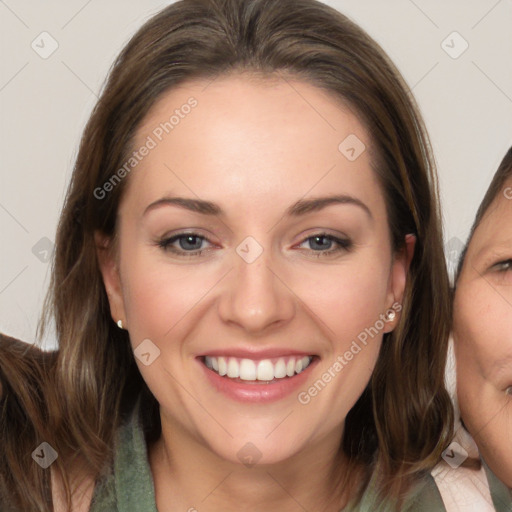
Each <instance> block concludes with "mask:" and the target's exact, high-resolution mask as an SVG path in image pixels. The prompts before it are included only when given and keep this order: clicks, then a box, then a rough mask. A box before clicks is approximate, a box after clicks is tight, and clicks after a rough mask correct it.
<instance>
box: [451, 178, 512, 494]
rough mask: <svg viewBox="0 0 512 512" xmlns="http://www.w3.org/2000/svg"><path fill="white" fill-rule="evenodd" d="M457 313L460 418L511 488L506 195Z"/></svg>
mask: <svg viewBox="0 0 512 512" xmlns="http://www.w3.org/2000/svg"><path fill="white" fill-rule="evenodd" d="M508 186H510V183H509V184H508ZM454 308H455V309H454V339H455V349H456V358H457V388H458V399H459V403H460V410H461V416H462V419H463V421H464V424H465V425H466V426H467V428H468V429H469V431H470V432H471V434H472V436H473V437H474V439H475V441H476V443H477V444H478V446H479V448H480V452H481V453H482V456H483V458H484V460H485V461H486V462H487V463H488V464H489V466H490V467H491V469H492V470H493V471H494V473H495V474H496V475H497V476H498V477H499V478H500V479H501V480H502V481H503V482H505V483H506V484H507V485H508V486H510V487H512V444H511V443H510V439H511V436H512V394H511V391H512V202H511V200H510V199H507V198H506V197H505V196H504V195H503V194H499V196H498V197H497V198H496V199H495V201H494V202H493V204H491V206H490V207H489V209H488V211H487V213H486V214H485V216H484V218H483V219H482V222H481V223H480V224H479V226H478V228H477V229H476V230H475V233H474V236H473V238H472V240H471V242H470V244H469V247H468V251H467V255H466V258H465V261H464V267H463V269H462V272H461V275H460V278H459V281H458V283H457V290H456V294H455V304H454Z"/></svg>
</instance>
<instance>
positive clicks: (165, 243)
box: [157, 233, 352, 258]
mask: <svg viewBox="0 0 512 512" xmlns="http://www.w3.org/2000/svg"><path fill="white" fill-rule="evenodd" d="M187 237H193V238H197V239H200V240H208V239H207V238H206V237H204V236H201V235H199V234H197V233H178V234H177V235H174V236H172V237H170V238H163V239H162V240H160V241H158V242H157V245H158V246H159V247H160V248H161V249H163V250H164V251H170V252H172V253H174V254H176V255H177V256H180V257H184V258H190V257H193V256H200V255H201V254H202V253H203V252H204V251H205V249H201V250H199V251H179V250H177V249H176V248H174V247H172V246H171V244H173V243H174V242H176V241H178V240H180V239H183V238H187ZM314 238H325V239H327V240H329V241H331V242H335V243H337V244H338V248H336V249H334V250H324V251H313V252H314V253H316V254H315V257H316V258H320V257H321V256H332V255H334V254H337V253H339V252H342V251H345V252H348V251H350V249H352V241H351V240H349V239H342V238H337V237H335V236H333V235H329V234H327V233H317V234H315V235H312V236H309V237H307V238H305V239H304V240H303V241H302V242H301V244H300V245H302V244H303V243H304V242H306V241H308V240H311V239H314Z"/></svg>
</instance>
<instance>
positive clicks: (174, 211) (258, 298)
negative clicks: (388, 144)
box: [97, 75, 414, 512]
mask: <svg viewBox="0 0 512 512" xmlns="http://www.w3.org/2000/svg"><path fill="white" fill-rule="evenodd" d="M290 84H292V85H293V88H292V87H291V86H290ZM206 85H207V84H206V83H204V82H190V83H187V84H185V85H182V86H181V87H179V88H176V89H173V90H172V91H170V92H168V93H167V94H166V95H165V96H164V97H163V98H161V99H160V100H159V101H158V102H157V103H156V104H155V105H154V106H153V108H152V109H151V111H150V112H149V113H148V115H147V117H146V119H145V120H144V121H143V123H142V124H141V126H140V127H139V130H138V132H137V138H136V141H135V147H139V146H140V145H142V144H143V143H144V141H145V140H146V137H147V136H148V135H150V134H151V132H152V130H153V129H154V128H155V126H158V125H159V123H161V122H162V121H163V120H165V119H168V118H169V115H170V114H172V112H173V111H174V109H176V108H179V107H180V106H181V105H183V104H184V103H186V101H187V100H188V98H189V97H190V96H194V98H196V99H197V101H198V106H197V107H196V108H195V109H194V110H193V111H192V112H191V113H190V114H189V115H188V116H186V117H185V118H184V119H182V120H181V122H180V124H179V125H178V126H176V127H175V129H174V130H173V131H172V133H171V134H170V135H168V136H167V137H165V138H164V139H163V140H162V141H161V142H160V143H159V144H158V145H157V147H156V148H154V149H153V150H152V151H151V152H150V153H149V154H148V155H147V156H146V157H145V158H144V159H143V161H142V162H141V163H140V164H139V165H138V166H137V168H136V170H133V171H132V173H131V175H130V177H129V184H128V187H127V190H126V192H125V195H124V197H123V199H122V202H121V205H120V209H119V212H118V213H119V217H118V218H119V223H118V239H117V244H116V246H115V248H110V249H111V250H109V248H108V244H109V241H108V240H105V239H103V238H102V237H101V236H99V235H98V236H97V241H98V255H99V258H100V264H101V270H102V273H103V278H104V282H105V286H106V289H107V293H108V295H109V300H110V307H111V313H112V318H113V319H114V321H116V322H117V320H119V319H121V320H122V321H123V326H124V327H125V328H127V329H128V331H129V334H130V339H131V343H132V345H133V347H134V348H135V347H137V346H138V345H139V344H140V343H141V342H142V340H144V339H147V338H149V339H150V340H151V341H152V342H153V343H154V344H155V345H156V346H157V347H158V348H159V350H160V357H158V358H156V359H155V360H154V362H152V364H150V365H149V366H145V365H143V364H142V363H141V362H140V361H139V360H137V364H138V365H139V368H140V371H141V374H142V376H143V378H144V379H145V381H146V382H147V384H148V386H149V388H150V389H151V391H152V393H153V394H154V396H155V397H156V399H157V400H158V402H159V404H160V415H161V421H162V436H161V438H160V439H159V440H158V442H157V443H155V444H154V445H152V446H150V447H149V460H150V465H151V470H152V473H153V477H154V482H155V492H156V501H157V506H158V509H159V510H160V511H161V512H162V511H175V510H189V509H190V508H192V507H196V508H198V509H200V510H201V511H217V510H235V509H236V508H239V506H240V504H241V503H243V504H244V510H248V511H256V510H283V511H295V510H302V508H301V507H304V508H306V509H308V510H325V511H329V510H333V511H334V510H339V508H340V506H342V505H344V503H345V500H346V496H334V495H333V492H332V475H333V474H334V473H335V472H336V471H343V464H344V461H343V459H340V458H337V457H336V456H335V454H336V452H337V450H338V447H339V441H340V438H341V436H342V433H343V429H344V419H345V417H346V415H347V413H348V411H349V410H350V409H351V407H352V406H353V405H354V403H355V402H356V400H357V399H358V398H359V396H360V395H361V393H362V391H363V390H364V388H365V386H366V385H367V383H368V381H369V378H370V376H371V373H372V370H373V368H374V366H375V363H376V360H377V356H378V351H379V348H380V344H381V341H382V333H383V332H387V331H390V330H392V329H393V328H394V327H395V325H396V323H397V321H398V318H399V314H397V315H396V317H395V319H394V321H390V322H388V323H386V324H385V327H384V329H383V330H382V332H381V334H379V335H378V336H376V337H375V338H373V340H372V341H371V342H370V343H368V345H367V346H366V347H364V349H363V350H361V352H359V353H358V354H357V356H355V357H354V359H353V360H352V361H350V363H349V364H347V366H346V367H344V369H343V371H342V372H340V373H339V374H338V375H337V376H336V377H335V378H334V379H332V381H331V382H330V383H329V385H328V386H326V387H325V389H323V390H322V391H321V393H319V394H318V396H316V397H314V399H312V400H311V402H310V403H309V404H307V405H302V404H300V403H299V402H298V400H297V393H292V394H290V395H289V396H287V397H285V398H283V399H281V400H278V401H276V402H273V403H266V404H254V403H248V404H245V403H240V402H235V401H233V400H232V399H230V398H227V397H226V396H224V395H223V394H220V393H219V392H217V391H216V390H215V389H213V388H212V386H211V385H210V384H209V382H208V381H207V379H206V378H205V376H204V372H203V370H202V368H201V367H200V366H199V365H200V363H198V361H197V360H196V356H198V355H199V354H204V353H205V352H207V351H208V350H213V349H225V348H233V347H240V348H244V349H247V348H249V349H250V348H254V349H260V348H268V347H279V348H288V349H296V350H301V351H304V352H307V353H309V354H316V355H317V356H318V357H319V362H318V364H317V366H316V367H315V368H314V369H313V372H312V374H311V375H310V378H309V380H308V383H307V385H306V386H304V387H303V388H301V389H300V390H299V391H303V390H306V389H307V388H308V387H309V386H310V385H311V384H312V383H313V382H314V381H316V380H317V379H318V378H320V376H321V375H322V374H323V373H324V371H325V370H326V369H327V368H329V366H332V364H333V363H334V361H335V360H336V356H337V355H339V354H343V353H344V352H345V351H346V350H348V348H349V347H350V344H351V343H352V340H354V339H356V337H357V335H358V334H359V333H360V332H362V331H363V330H364V329H365V328H367V327H370V326H373V325H374V324H375V322H376V321H377V320H378V319H379V318H380V315H382V314H383V313H384V312H385V311H386V310H387V309H388V308H390V307H391V306H392V304H393V303H395V302H400V301H401V299H402V295H403V291H404V285H405V280H406V273H407V267H408V263H409V260H410V255H411V254H412V250H413V246H414V240H411V239H410V240H408V242H407V249H406V250H402V251H400V252H398V253H396V254H393V252H392V250H391V242H390V233H389V227H388V224H387V215H386V208H385V203H384V197H383V193H382V190H381V187H380V185H379V183H378V181H377V178H376V176H375V174H374V172H373V170H372V169H371V160H370V155H369V151H364V152H363V153H362V154H361V156H360V157H359V158H357V159H356V160H355V161H354V162H350V161H349V160H348V159H347V158H345V156H343V155H342V154H341V153H340V152H339V151H338V145H339V144H340V142H341V141H342V140H343V139H345V138H346V137H347V136H348V135H349V134H356V135H357V137H359V139H361V140H362V141H363V142H364V144H365V145H366V147H367V148H369V147H370V146H371V140H370V139H369V137H368V135H367V132H366V130H365V129H364V127H363V126H362V124H361V123H360V122H359V121H358V119H357V118H356V117H355V116H354V115H353V114H352V113H351V112H350V111H349V110H348V109H347V108H345V107H343V105H341V104H340V103H339V102H337V101H336V100H335V99H333V97H331V96H330V95H327V94H326V93H325V92H323V91H321V90H320V89H318V88H316V87H314V86H312V85H309V84H306V83H302V82H298V81H293V80H290V81H289V83H287V82H286V81H284V80H282V79H280V80H271V79H268V78H267V79H265V80H261V79H255V78H254V77H249V76H248V75H233V76H229V77H221V78H217V79H216V80H215V81H213V83H211V84H209V85H208V86H207V87H206ZM305 99H307V101H305ZM311 105H313V106H314V108H312V107H311ZM332 194H344V195H348V196H351V197H353V198H357V200H359V201H361V202H362V203H364V205H365V207H361V206H359V205H356V204H350V203H346V204H334V205H332V204H331V205H330V206H328V207H326V208H324V209H321V210H318V211H315V212H310V213H307V214H305V215H302V216H300V217H292V216H286V215H285V212H286V209H287V208H288V207H289V206H290V205H292V204H293V203H295V202H296V201H298V200H300V199H304V198H305V199H312V198H316V197H321V196H327V195H332ZM168 195H173V196H183V197H187V198H193V199H197V198H200V199H203V200H209V201H213V202H215V203H217V204H218V205H219V206H220V207H221V208H222V210H223V211H224V213H223V214H219V215H204V214H199V213H194V212H190V211H187V210H185V209H183V208H180V207H179V206H176V205H165V206H160V207H154V208H151V209H150V210H149V211H148V212H147V213H146V214H144V211H145V209H146V208H147V207H148V205H150V204H152V203H153V202H155V201H157V200H159V199H160V198H162V197H164V196H168ZM366 208H367V209H368V211H366ZM183 230H189V231H193V232H196V233H198V234H199V235H201V236H204V237H206V239H207V241H203V243H202V246H201V249H204V252H203V253H202V254H201V255H196V256H191V257H188V258H186V257H183V256H181V257H180V256H178V255H176V254H173V253H172V252H171V251H170V250H169V249H167V251H166V250H164V249H163V248H162V247H159V246H158V242H159V241H160V240H162V239H165V238H169V237H170V236H171V235H174V234H176V233H178V232H182V231H183ZM322 232H328V234H331V235H333V236H337V237H339V238H342V239H350V241H351V244H352V245H351V248H350V249H349V250H346V249H344V248H343V249H342V250H340V251H339V252H337V253H333V254H332V255H330V256H329V255H325V254H324V255H323V256H320V257H316V256H317V255H318V253H319V252H320V251H321V250H324V251H327V252H328V251H331V252H332V251H333V250H334V249H336V248H337V247H338V244H337V243H335V242H328V241H325V240H324V241H322V240H320V241H319V242H318V243H317V244H315V240H314V239H310V238H309V237H312V236H314V235H317V234H318V233H322ZM247 236H252V237H253V238H254V239H255V240H257V242H258V243H259V244H260V246H261V247H262V248H263V253H262V254H261V256H260V257H259V258H258V259H257V260H255V261H254V262H253V263H251V264H248V263H247V262H246V261H244V259H242V258H241V257H240V256H239V255H238V254H237V252H236V250H235V249H236V247H237V246H238V245H239V244H240V243H241V242H242V240H244V239H245V237H247ZM195 243H197V242H195ZM318 244H320V246H319V245H318ZM173 247H174V248H176V250H178V251H181V252H182V253H183V252H185V251H186V250H187V249H186V248H187V247H188V246H187V245H185V249H184V248H183V247H182V246H180V242H179V241H176V242H174V243H173ZM188 250H189V252H193V251H191V250H190V249H188ZM248 442H250V443H253V444H254V445H255V446H256V447H257V448H258V450H259V451H260V452H261V459H260V460H259V461H258V464H257V465H255V466H253V467H251V468H248V467H246V466H244V465H243V464H241V462H240V460H239V458H238V456H237V453H238V452H239V450H240V449H241V448H242V447H243V446H244V445H245V444H246V443H248ZM190 475H197V478H191V477H190ZM299 504H300V505H299Z"/></svg>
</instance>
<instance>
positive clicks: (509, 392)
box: [505, 386, 512, 395]
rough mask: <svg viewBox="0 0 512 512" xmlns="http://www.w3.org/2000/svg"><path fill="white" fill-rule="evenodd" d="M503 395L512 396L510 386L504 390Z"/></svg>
mask: <svg viewBox="0 0 512 512" xmlns="http://www.w3.org/2000/svg"><path fill="white" fill-rule="evenodd" d="M505 393H506V394H507V395H512V386H509V387H508V388H507V389H506V390H505Z"/></svg>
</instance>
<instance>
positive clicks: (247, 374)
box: [228, 359, 256, 380]
mask: <svg viewBox="0 0 512 512" xmlns="http://www.w3.org/2000/svg"><path fill="white" fill-rule="evenodd" d="M228 376H229V374H228ZM240 378H241V379H242V380H256V364H254V361H251V360H250V359H242V362H241V363H240Z"/></svg>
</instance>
